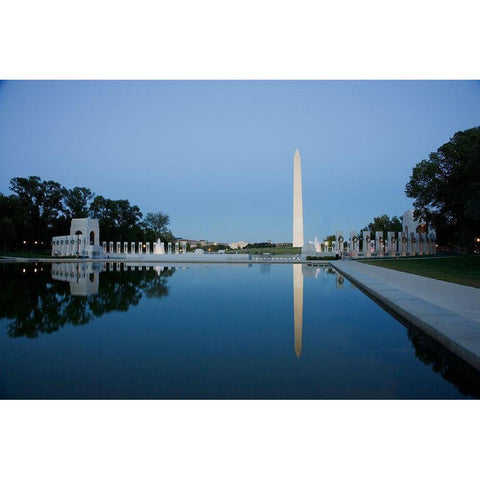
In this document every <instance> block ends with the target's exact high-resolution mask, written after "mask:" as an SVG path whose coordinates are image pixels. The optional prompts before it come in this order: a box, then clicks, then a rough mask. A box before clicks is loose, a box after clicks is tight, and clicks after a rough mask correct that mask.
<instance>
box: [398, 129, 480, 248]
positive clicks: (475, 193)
mask: <svg viewBox="0 0 480 480" xmlns="http://www.w3.org/2000/svg"><path fill="white" fill-rule="evenodd" d="M405 193H406V194H407V196H408V197H410V198H414V199H415V201H414V203H413V205H414V207H415V215H416V216H417V217H423V218H425V219H426V220H427V221H429V222H432V223H433V225H434V226H435V229H436V232H437V238H438V239H439V242H440V243H441V244H443V245H447V246H460V247H463V248H465V249H466V250H467V251H469V252H472V251H473V250H474V249H477V250H478V248H479V247H480V242H478V241H477V239H478V238H479V237H480V127H475V128H470V129H468V130H464V131H462V132H457V133H455V135H454V136H453V137H452V138H451V139H450V141H449V142H447V143H445V144H444V145H442V146H441V147H439V148H438V150H437V151H436V152H432V153H430V155H429V156H428V159H425V160H422V161H421V162H420V163H417V165H416V166H415V167H414V168H413V171H412V175H411V176H410V181H409V182H408V183H407V185H406V187H405Z"/></svg>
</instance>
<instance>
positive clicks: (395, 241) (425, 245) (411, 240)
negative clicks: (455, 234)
mask: <svg viewBox="0 0 480 480" xmlns="http://www.w3.org/2000/svg"><path fill="white" fill-rule="evenodd" d="M361 235H362V248H361V249H360V241H359V240H360V239H359V238H358V237H357V233H356V232H353V231H351V232H350V238H349V239H348V240H347V247H346V249H345V247H344V245H345V239H344V237H343V233H342V232H341V231H337V232H336V235H335V238H336V249H337V250H339V251H341V252H343V251H346V252H348V253H351V254H352V256H353V257H355V256H358V254H359V253H362V254H363V255H364V256H366V257H370V256H372V255H375V256H377V257H384V256H392V257H395V256H397V255H400V256H402V257H405V256H407V255H434V254H436V253H437V249H436V245H435V241H436V238H435V235H434V234H433V233H411V234H410V235H407V234H406V233H405V232H398V234H397V232H387V236H386V238H385V237H384V233H383V232H375V237H373V236H372V232H370V231H368V230H362V232H361Z"/></svg>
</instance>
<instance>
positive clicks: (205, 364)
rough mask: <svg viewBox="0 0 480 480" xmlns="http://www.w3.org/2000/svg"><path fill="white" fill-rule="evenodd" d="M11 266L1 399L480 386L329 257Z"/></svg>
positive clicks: (2, 303) (427, 392)
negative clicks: (326, 262)
mask: <svg viewBox="0 0 480 480" xmlns="http://www.w3.org/2000/svg"><path fill="white" fill-rule="evenodd" d="M0 274H1V276H2V279H3V280H4V282H3V283H2V285H3V288H2V290H1V292H0V372H1V373H0V397H1V398H151V399H162V398H173V399H188V398H192V399H196V398H211V399H215V398H217V399H226V398H232V399H235V398H237V399H241V398H265V399H268V398H279V399H281V398H284V399H295V398H312V399H322V398H332V399H335V398H465V397H472V396H473V397H475V396H478V388H477V386H476V384H472V383H469V382H468V381H465V379H464V378H463V377H462V376H461V375H460V376H459V375H458V374H457V373H456V371H455V370H454V369H452V368H451V367H450V365H448V363H446V362H445V360H444V359H443V358H442V357H439V356H438V355H437V354H436V353H435V352H433V351H432V350H431V349H430V348H429V347H428V346H427V345H426V344H425V342H423V341H422V340H421V339H420V338H419V337H418V336H416V335H414V334H413V333H412V332H409V331H408V330H406V328H405V327H404V326H403V325H401V324H400V323H399V322H397V321H396V320H395V319H394V318H392V317H391V316H390V315H389V314H387V313H386V312H385V311H384V310H383V309H382V308H380V307H379V306H378V305H377V304H375V303H374V302H372V301H371V300H370V299H369V298H368V297H367V296H365V295H364V294H363V293H362V292H361V291H360V290H358V289H355V288H352V287H353V285H352V284H351V283H350V282H349V281H348V280H346V279H345V278H344V277H343V276H341V275H339V274H338V273H337V272H336V271H335V270H334V269H333V268H331V267H329V266H321V267H320V266H309V265H306V264H294V265H285V264H284V265H274V264H273V265H270V264H260V265H256V264H253V265H248V264H245V265H231V264H226V265H205V264H204V265H201V264H196V265H183V266H181V267H179V268H172V267H168V266H164V265H158V264H145V263H138V264H131V263H111V262H110V263H108V262H107V263H104V262H98V263H95V262H93V263H91V262H85V263H58V264H42V263H38V264H35V265H34V264H24V265H6V264H3V265H1V264H0ZM292 287H293V288H292Z"/></svg>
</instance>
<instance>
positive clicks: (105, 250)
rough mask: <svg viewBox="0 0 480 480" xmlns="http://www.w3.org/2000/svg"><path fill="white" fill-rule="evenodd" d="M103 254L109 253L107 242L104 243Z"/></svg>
mask: <svg viewBox="0 0 480 480" xmlns="http://www.w3.org/2000/svg"><path fill="white" fill-rule="evenodd" d="M102 248H103V253H107V242H102Z"/></svg>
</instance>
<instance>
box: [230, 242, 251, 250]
mask: <svg viewBox="0 0 480 480" xmlns="http://www.w3.org/2000/svg"><path fill="white" fill-rule="evenodd" d="M247 245H248V242H245V241H244V240H240V241H238V242H231V243H229V244H228V246H229V247H230V248H231V249H232V250H237V249H239V248H245V247H246V246H247Z"/></svg>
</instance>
